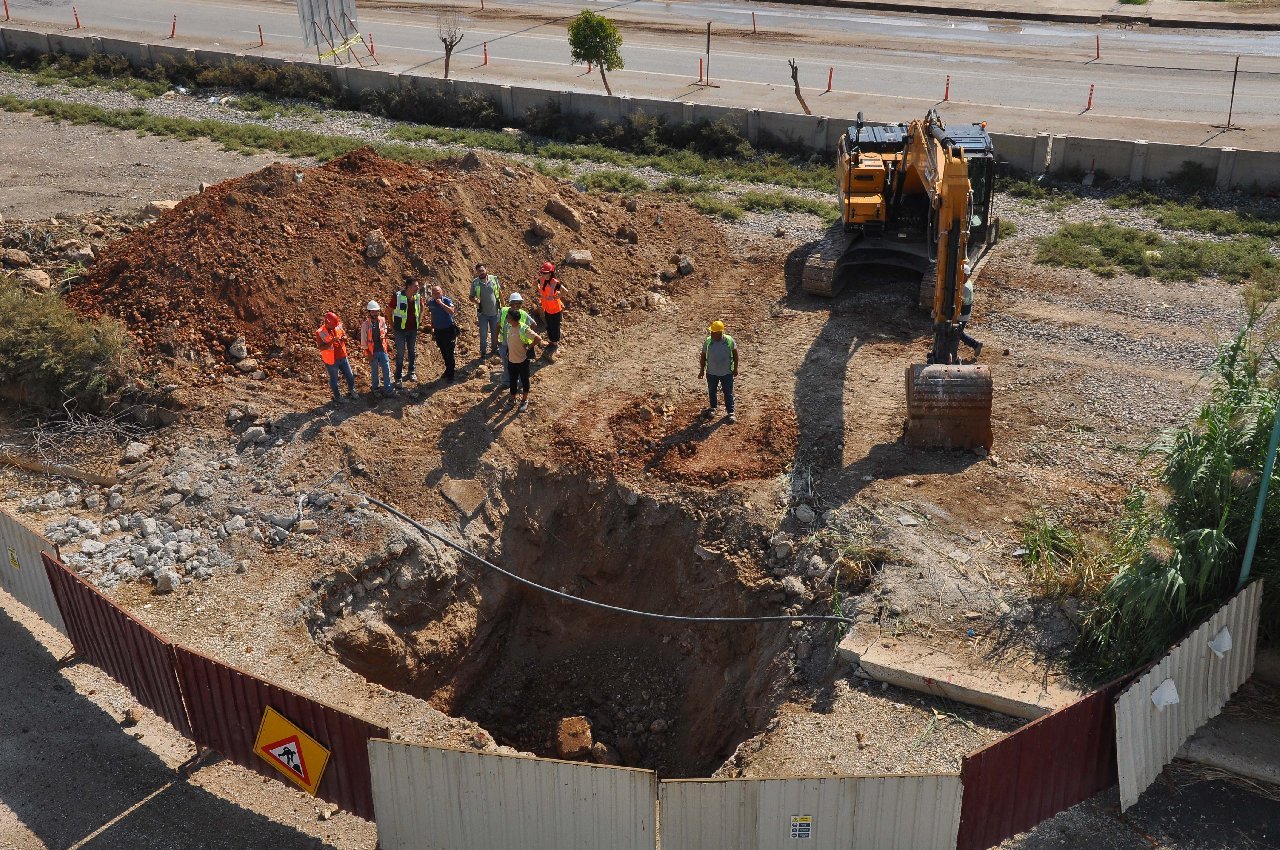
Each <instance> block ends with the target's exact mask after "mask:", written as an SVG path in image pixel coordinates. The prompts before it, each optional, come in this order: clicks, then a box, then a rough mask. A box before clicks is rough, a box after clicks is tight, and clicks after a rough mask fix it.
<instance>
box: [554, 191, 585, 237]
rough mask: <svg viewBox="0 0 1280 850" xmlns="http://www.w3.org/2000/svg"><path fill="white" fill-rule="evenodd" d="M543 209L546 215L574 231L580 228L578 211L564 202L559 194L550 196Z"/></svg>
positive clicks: (580, 219)
mask: <svg viewBox="0 0 1280 850" xmlns="http://www.w3.org/2000/svg"><path fill="white" fill-rule="evenodd" d="M545 211H546V213H547V215H549V216H551V217H552V218H554V219H556V220H557V221H560V222H563V223H564V224H566V225H568V226H569V227H570V228H571V229H572V230H574V231H578V230H581V229H582V216H580V215H578V211H577V210H575V209H574V208H573V207H571V206H569V205H568V204H566V203H565V202H564V199H563V198H561V197H560V196H559V195H552V196H551V200H549V201H547V206H546V207H545Z"/></svg>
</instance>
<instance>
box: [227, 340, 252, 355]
mask: <svg viewBox="0 0 1280 850" xmlns="http://www.w3.org/2000/svg"><path fill="white" fill-rule="evenodd" d="M227 356H228V357H230V358H231V359H232V360H243V359H245V358H246V357H248V356H249V348H248V346H247V345H246V344H245V341H244V337H242V336H238V337H236V339H235V341H234V342H232V343H231V344H230V345H229V346H227Z"/></svg>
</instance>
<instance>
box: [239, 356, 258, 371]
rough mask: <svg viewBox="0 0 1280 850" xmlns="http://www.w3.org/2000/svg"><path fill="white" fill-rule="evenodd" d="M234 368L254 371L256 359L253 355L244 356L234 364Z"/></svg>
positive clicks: (256, 366) (256, 364)
mask: <svg viewBox="0 0 1280 850" xmlns="http://www.w3.org/2000/svg"><path fill="white" fill-rule="evenodd" d="M236 368H237V369H239V370H240V371H241V372H256V371H257V370H258V361H257V360H256V359H254V358H253V357H246V358H245V359H244V360H241V361H240V362H239V363H237V364H236Z"/></svg>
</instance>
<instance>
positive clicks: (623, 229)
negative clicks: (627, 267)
mask: <svg viewBox="0 0 1280 850" xmlns="http://www.w3.org/2000/svg"><path fill="white" fill-rule="evenodd" d="M613 236H614V238H615V239H617V240H618V241H619V242H629V243H631V244H632V245H635V244H638V243H639V242H640V234H639V233H638V232H636V229H635V228H634V227H628V226H627V225H625V224H621V225H618V229H617V230H616V231H614V234H613Z"/></svg>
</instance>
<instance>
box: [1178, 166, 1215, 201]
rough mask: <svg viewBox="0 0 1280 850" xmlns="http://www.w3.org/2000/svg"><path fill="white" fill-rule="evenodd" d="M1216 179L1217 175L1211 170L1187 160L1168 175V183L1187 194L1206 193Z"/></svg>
mask: <svg viewBox="0 0 1280 850" xmlns="http://www.w3.org/2000/svg"><path fill="white" fill-rule="evenodd" d="M1217 179H1218V175H1217V173H1216V172H1215V171H1214V170H1213V169H1212V168H1209V167H1208V166H1205V165H1201V164H1200V163H1198V162H1192V161H1191V160H1189V159H1188V160H1184V161H1183V163H1182V165H1180V166H1179V167H1178V170H1177V171H1175V172H1173V174H1170V175H1169V182H1170V183H1171V184H1172V185H1173V186H1175V187H1177V188H1178V189H1180V190H1182V191H1183V192H1186V193H1187V194H1192V193H1195V192H1204V191H1208V190H1209V189H1212V188H1213V187H1214V184H1215V183H1217Z"/></svg>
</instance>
